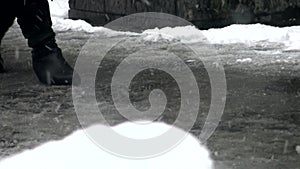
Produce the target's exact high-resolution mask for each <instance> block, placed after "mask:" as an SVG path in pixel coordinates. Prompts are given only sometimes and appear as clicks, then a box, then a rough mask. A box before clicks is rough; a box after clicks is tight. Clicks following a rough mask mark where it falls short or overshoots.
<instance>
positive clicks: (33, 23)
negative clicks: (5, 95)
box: [17, 0, 79, 85]
mask: <svg viewBox="0 0 300 169" xmlns="http://www.w3.org/2000/svg"><path fill="white" fill-rule="evenodd" d="M17 17H18V23H19V25H20V27H21V29H22V32H23V35H24V36H25V38H26V39H28V46H29V47H32V48H33V50H32V65H33V70H34V71H35V73H36V75H37V77H38V79H39V80H40V81H41V82H42V83H44V84H48V85H70V84H71V83H72V77H73V69H72V68H71V67H70V66H69V64H68V63H67V62H66V61H65V59H64V58H63V56H62V52H61V50H60V48H59V47H58V46H57V44H56V42H55V33H54V32H53V30H52V28H51V26H52V22H51V17H50V10H49V4H48V1H47V0H26V4H25V5H24V6H23V8H22V10H21V11H20V13H18V16H17ZM77 80H78V83H79V77H77Z"/></svg>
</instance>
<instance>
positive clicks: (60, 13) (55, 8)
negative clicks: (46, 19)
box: [48, 0, 70, 18]
mask: <svg viewBox="0 0 300 169" xmlns="http://www.w3.org/2000/svg"><path fill="white" fill-rule="evenodd" d="M48 2H49V7H50V13H51V16H52V17H60V18H68V11H69V9H70V7H69V0H55V1H51V0H48Z"/></svg>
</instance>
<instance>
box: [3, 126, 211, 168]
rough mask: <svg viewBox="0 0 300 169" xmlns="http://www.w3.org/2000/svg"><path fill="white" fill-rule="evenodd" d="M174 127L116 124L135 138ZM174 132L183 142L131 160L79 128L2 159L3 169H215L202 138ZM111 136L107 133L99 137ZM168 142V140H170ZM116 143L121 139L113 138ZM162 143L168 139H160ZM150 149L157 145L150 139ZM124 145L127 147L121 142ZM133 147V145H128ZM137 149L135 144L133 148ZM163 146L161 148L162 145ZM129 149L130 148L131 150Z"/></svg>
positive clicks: (97, 128)
mask: <svg viewBox="0 0 300 169" xmlns="http://www.w3.org/2000/svg"><path fill="white" fill-rule="evenodd" d="M171 127H172V126H170V125H167V124H164V123H157V122H155V123H151V124H149V123H148V124H146V125H144V124H136V123H131V122H127V123H123V124H121V125H118V126H116V127H113V130H115V131H116V132H117V133H119V134H120V135H123V136H125V137H128V138H131V139H138V140H140V139H142V140H145V139H146V138H152V137H155V138H159V137H156V136H159V135H160V134H162V133H163V132H164V131H169V130H170V129H171ZM107 129H108V127H107V126H103V125H94V126H91V127H89V128H88V129H87V131H89V132H93V133H99V134H102V133H107V132H106V130H107ZM172 133H173V134H175V133H176V134H179V136H181V135H183V136H184V135H186V137H185V138H183V140H182V142H179V143H178V145H176V146H174V148H173V149H171V150H169V151H167V152H165V153H164V154H161V155H157V156H154V157H152V158H145V159H139V160H136V159H130V158H122V157H119V156H114V155H112V154H111V153H108V152H106V151H104V150H102V149H101V148H100V147H98V146H97V144H95V142H94V140H91V139H89V137H88V136H87V135H86V133H85V131H83V130H79V131H76V132H75V133H73V134H71V135H70V136H68V137H66V138H65V139H63V140H61V141H53V142H48V143H46V144H44V145H42V146H39V147H37V148H35V149H33V150H28V151H25V152H23V153H21V154H18V155H16V156H13V157H10V158H8V159H5V160H3V161H0V168H1V169H22V168H24V169H41V168H43V169H83V168H88V169H99V168H103V169H119V168H120V169H166V168H172V169H184V168H188V169H213V161H212V159H211V158H210V154H209V152H208V150H207V149H206V148H205V147H204V146H203V145H201V144H200V143H199V140H198V139H197V138H196V137H194V136H193V135H191V134H189V133H186V132H185V131H183V130H181V129H178V128H174V131H173V132H172ZM99 137H100V139H101V137H107V135H103V136H99ZM166 141H167V142H168V140H166ZM112 142H117V141H116V140H112ZM158 143H162V144H161V145H160V146H165V145H164V144H166V142H165V141H164V140H160V141H159V142H158ZM148 144H149V146H147V147H145V149H147V148H151V147H152V148H154V149H155V147H153V146H154V145H153V143H152V142H151V141H149V143H148ZM120 146H126V143H125V145H120ZM125 148H126V149H129V148H130V147H125ZM132 148H133V149H134V147H132ZM158 148H161V147H158ZM127 151H128V150H127Z"/></svg>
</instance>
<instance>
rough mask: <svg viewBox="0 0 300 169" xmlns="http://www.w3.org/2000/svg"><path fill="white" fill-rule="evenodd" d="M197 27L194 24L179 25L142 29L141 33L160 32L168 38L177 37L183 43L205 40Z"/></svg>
mask: <svg viewBox="0 0 300 169" xmlns="http://www.w3.org/2000/svg"><path fill="white" fill-rule="evenodd" d="M201 32H202V31H200V30H199V29H197V28H196V27H194V26H181V27H175V28H171V27H166V28H162V29H158V28H155V29H149V30H146V31H144V32H143V33H142V34H149V35H151V34H152V35H154V36H155V35H156V34H161V35H162V37H166V38H168V39H178V40H180V41H181V42H183V43H196V42H202V41H205V40H206V38H205V36H204V35H203V34H202V33H201Z"/></svg>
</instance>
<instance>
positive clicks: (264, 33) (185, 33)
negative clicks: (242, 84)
mask: <svg viewBox="0 0 300 169" xmlns="http://www.w3.org/2000/svg"><path fill="white" fill-rule="evenodd" d="M49 4H50V9H51V16H52V21H53V27H54V29H55V30H56V31H68V30H72V31H85V32H90V33H92V32H96V31H100V32H101V33H103V34H105V35H108V36H116V35H120V34H126V35H132V34H134V33H129V32H117V31H113V30H109V29H106V28H103V27H93V26H91V25H90V24H89V23H87V22H85V21H82V20H76V21H74V20H70V19H66V18H67V17H68V10H69V5H68V0H55V1H50V0H49ZM142 36H143V37H144V39H145V40H146V41H154V42H155V41H161V40H162V39H165V40H167V41H174V40H181V42H183V43H198V42H207V41H208V42H209V43H213V44H234V43H243V44H247V45H250V46H252V45H256V44H257V43H260V44H261V43H279V44H284V45H285V46H286V49H285V50H299V49H300V26H293V27H284V28H278V27H273V26H267V25H262V24H253V25H231V26H228V27H225V28H222V29H209V30H203V31H201V30H199V29H197V28H196V27H194V26H185V27H175V28H170V27H166V28H162V29H158V28H155V29H149V30H146V31H144V32H143V33H142Z"/></svg>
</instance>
